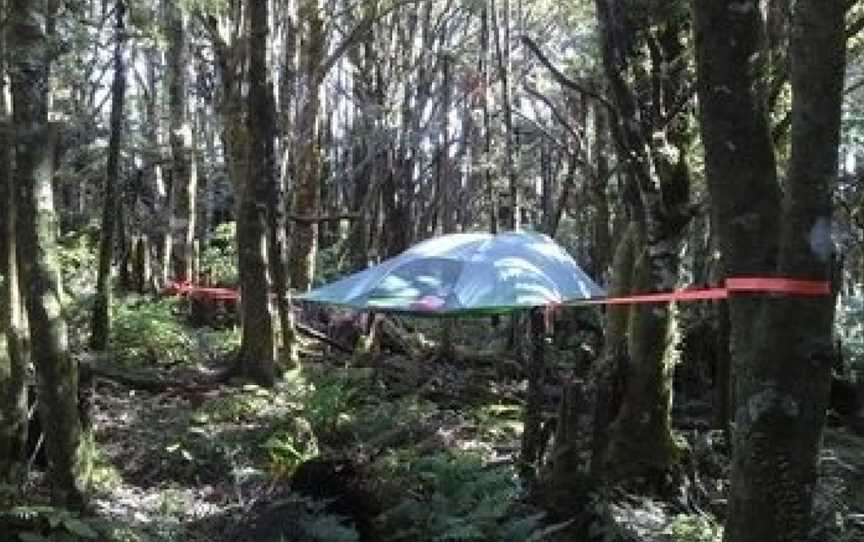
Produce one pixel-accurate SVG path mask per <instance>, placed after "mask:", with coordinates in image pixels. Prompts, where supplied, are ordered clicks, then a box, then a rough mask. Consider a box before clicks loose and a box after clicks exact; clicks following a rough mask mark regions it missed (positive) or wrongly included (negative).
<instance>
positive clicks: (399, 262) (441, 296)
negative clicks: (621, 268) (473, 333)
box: [299, 232, 605, 316]
mask: <svg viewBox="0 0 864 542" xmlns="http://www.w3.org/2000/svg"><path fill="white" fill-rule="evenodd" d="M603 295H605V292H604V291H603V289H602V288H600V287H599V286H598V285H597V284H595V283H594V282H593V281H592V280H591V279H590V278H588V276H587V275H586V274H585V273H584V272H583V271H582V270H581V269H580V268H579V266H578V265H576V262H575V261H574V260H573V258H572V257H571V256H570V255H569V254H568V253H567V251H565V250H564V249H563V248H562V247H561V246H560V245H558V244H557V243H555V242H554V241H553V240H552V239H550V238H549V237H548V236H546V235H542V234H539V233H531V232H506V233H500V234H497V235H492V234H488V233H456V234H451V235H444V236H441V237H436V238H433V239H429V240H426V241H423V242H421V243H419V244H417V245H415V246H413V247H411V248H410V249H408V250H406V251H405V252H403V253H402V254H400V255H398V256H396V257H394V258H391V259H389V260H386V261H384V262H382V263H380V264H378V265H376V266H374V267H371V268H369V269H366V270H365V271H361V272H359V273H355V274H353V275H349V276H347V277H345V278H343V279H341V280H338V281H336V282H333V283H331V284H327V285H325V286H322V287H320V288H317V289H315V290H312V291H311V292H308V293H307V294H304V295H301V296H299V299H301V300H306V301H313V302H318V303H327V304H334V305H342V306H347V307H351V308H354V309H358V310H368V311H375V312H406V313H414V314H422V315H429V316H434V315H459V314H465V315H470V314H496V313H506V312H511V311H513V310H517V309H527V308H531V307H538V306H545V305H550V304H556V303H564V302H567V301H574V300H582V299H589V298H594V297H601V296H603Z"/></svg>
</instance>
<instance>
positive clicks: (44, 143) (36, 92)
mask: <svg viewBox="0 0 864 542" xmlns="http://www.w3.org/2000/svg"><path fill="white" fill-rule="evenodd" d="M49 5H51V4H49V3H48V2H45V1H44V0H41V1H39V0H37V1H34V0H14V1H12V2H10V7H11V10H10V14H9V19H10V20H9V22H8V24H10V28H11V31H10V33H9V37H10V40H9V49H10V53H11V54H10V58H11V59H12V64H11V70H10V72H11V81H12V101H13V110H14V123H15V136H16V150H17V154H16V157H15V159H16V172H15V179H16V184H17V188H18V199H17V203H18V212H19V213H20V214H19V216H18V225H19V228H18V231H17V233H18V240H19V241H20V247H19V249H20V255H21V261H22V263H23V268H22V274H21V277H22V282H23V283H24V284H23V285H24V291H26V292H27V296H26V304H27V314H28V318H29V323H30V331H31V335H32V343H31V344H32V348H33V359H34V360H35V362H36V371H37V377H38V385H39V406H40V408H39V410H40V413H41V418H42V427H43V428H44V431H45V444H46V450H47V453H48V458H49V465H50V467H49V470H50V477H49V479H50V480H51V495H52V500H53V502H54V503H56V504H58V505H67V506H73V507H77V506H80V505H82V504H83V502H84V492H85V488H86V485H87V480H88V478H89V470H90V453H89V450H88V449H87V448H88V446H87V444H88V440H89V439H88V438H85V435H83V434H82V428H81V422H80V420H79V418H78V367H77V363H76V362H75V360H74V358H72V357H71V356H70V355H69V351H68V342H67V329H66V322H65V320H64V318H63V310H62V302H61V300H62V287H61V280H60V269H59V267H58V265H57V237H56V236H57V221H56V215H55V214H54V206H53V194H52V191H53V190H52V180H53V173H54V148H55V138H56V133H55V130H54V128H53V127H51V126H50V125H49V124H48V90H49V88H50V86H49V85H50V82H49V71H50V60H49V59H50V56H49V43H50V41H51V40H52V39H53V38H54V36H53V16H54V10H53V9H50V8H49Z"/></svg>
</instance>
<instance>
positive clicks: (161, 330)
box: [111, 297, 196, 364]
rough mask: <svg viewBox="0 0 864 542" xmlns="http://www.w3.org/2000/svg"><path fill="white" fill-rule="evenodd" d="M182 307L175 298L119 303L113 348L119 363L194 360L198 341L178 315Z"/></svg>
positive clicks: (142, 299)
mask: <svg viewBox="0 0 864 542" xmlns="http://www.w3.org/2000/svg"><path fill="white" fill-rule="evenodd" d="M178 303H179V301H177V300H176V299H173V298H165V299H160V300H155V301H154V300H150V299H145V298H138V297H128V298H124V299H121V300H118V302H117V303H115V304H114V306H113V321H112V325H111V345H112V347H113V349H114V350H115V351H116V352H117V356H118V359H119V360H120V361H123V362H130V361H140V360H150V361H155V362H158V363H168V364H171V363H177V362H181V361H189V360H191V359H192V358H193V357H194V354H195V347H196V341H195V338H194V337H193V336H192V335H191V334H190V333H189V331H188V330H187V329H186V328H185V327H184V326H183V325H182V324H181V323H180V322H179V321H178V320H177V318H176V316H175V315H174V312H175V311H177V310H178Z"/></svg>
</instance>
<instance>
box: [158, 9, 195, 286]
mask: <svg viewBox="0 0 864 542" xmlns="http://www.w3.org/2000/svg"><path fill="white" fill-rule="evenodd" d="M165 15H166V21H165V26H166V33H167V37H168V51H167V58H168V66H167V68H168V73H167V79H168V110H169V131H170V135H169V143H170V145H171V188H170V190H171V194H172V195H171V196H170V197H171V198H172V204H173V206H172V204H169V205H168V207H169V209H173V210H172V214H171V220H172V221H173V226H172V227H171V234H172V239H173V235H178V236H179V243H177V241H178V240H173V241H172V242H173V243H174V244H175V245H176V244H179V246H180V250H179V253H178V254H177V255H176V257H175V258H174V261H176V268H175V273H174V275H175V276H176V277H179V278H182V279H184V280H194V279H195V277H193V276H192V275H193V273H192V272H193V267H194V265H193V262H194V259H195V251H194V240H195V215H196V210H195V206H196V201H195V200H196V197H195V196H196V192H197V189H198V187H197V179H196V178H195V176H194V175H193V174H192V173H193V171H192V167H191V156H190V152H192V151H190V140H191V137H192V135H191V131H192V129H193V128H192V127H191V126H190V123H189V115H188V111H187V100H188V96H187V91H188V84H187V80H188V77H187V70H188V69H189V65H188V58H189V51H188V49H189V43H188V32H187V22H186V20H185V15H184V13H183V11H182V10H181V9H180V6H179V2H178V0H166V6H165ZM166 260H168V261H169V262H170V261H171V258H168V257H167V256H166ZM169 265H170V264H169Z"/></svg>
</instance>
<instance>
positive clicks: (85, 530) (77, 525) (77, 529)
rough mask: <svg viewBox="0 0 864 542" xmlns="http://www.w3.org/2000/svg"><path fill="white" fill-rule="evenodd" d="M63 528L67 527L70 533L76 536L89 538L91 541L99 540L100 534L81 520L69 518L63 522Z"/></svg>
mask: <svg viewBox="0 0 864 542" xmlns="http://www.w3.org/2000/svg"><path fill="white" fill-rule="evenodd" d="M63 526H64V527H66V530H68V531H69V532H70V533H72V534H75V535H77V536H79V537H81V538H89V539H91V540H96V539H97V538H99V533H97V532H96V531H94V530H93V528H92V527H90V526H89V525H87V524H86V523H84V522H83V521H81V520H80V519H75V518H68V519H66V520H64V521H63Z"/></svg>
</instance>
